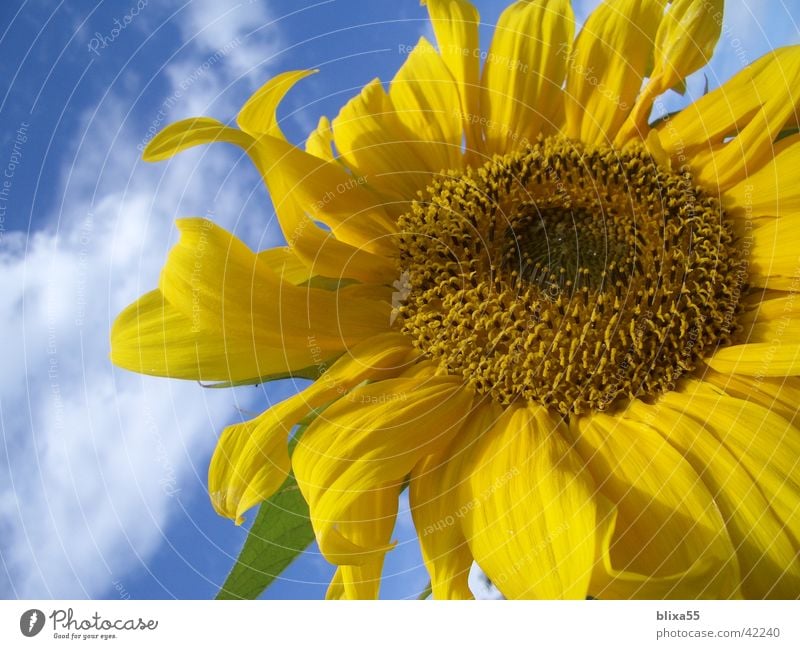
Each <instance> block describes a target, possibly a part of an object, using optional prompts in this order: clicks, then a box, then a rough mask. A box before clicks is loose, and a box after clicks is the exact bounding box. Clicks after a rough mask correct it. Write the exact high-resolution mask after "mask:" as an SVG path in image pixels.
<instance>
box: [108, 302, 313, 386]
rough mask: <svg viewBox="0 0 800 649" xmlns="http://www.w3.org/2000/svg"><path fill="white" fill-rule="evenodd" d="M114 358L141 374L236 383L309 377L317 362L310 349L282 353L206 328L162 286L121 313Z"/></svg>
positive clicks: (247, 338)
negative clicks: (175, 303)
mask: <svg viewBox="0 0 800 649" xmlns="http://www.w3.org/2000/svg"><path fill="white" fill-rule="evenodd" d="M325 358H326V359H327V358H328V356H326V357H325ZM111 362H112V363H114V364H115V365H118V366H119V367H124V368H125V369H128V370H131V371H133V372H139V373H141V374H150V375H154V376H169V377H171V378H174V379H192V380H196V381H226V382H232V383H241V382H257V381H268V380H273V379H276V378H282V377H285V376H289V375H295V376H306V375H307V373H308V371H309V369H310V368H309V367H308V366H310V365H313V363H312V362H309V357H308V354H307V352H306V353H302V352H301V353H292V352H287V353H283V352H282V351H280V350H276V349H275V347H266V346H259V345H255V344H254V341H253V338H252V337H251V336H235V335H232V334H229V335H224V334H223V333H222V332H221V331H219V330H218V329H208V328H204V327H201V326H200V323H199V321H198V320H197V319H194V320H193V318H192V313H191V312H186V313H184V312H182V311H180V310H179V309H177V308H176V307H174V306H173V305H171V304H170V303H169V302H167V301H166V300H165V299H164V296H163V294H162V293H161V291H158V290H156V291H151V292H150V293H147V294H145V295H144V296H142V297H141V298H139V300H137V301H136V302H134V303H133V304H131V305H130V306H128V307H127V308H126V309H125V310H124V311H123V312H122V313H120V314H119V315H118V316H117V319H116V320H115V321H114V325H113V327H112V329H111Z"/></svg>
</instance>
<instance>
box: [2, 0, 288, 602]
mask: <svg viewBox="0 0 800 649" xmlns="http://www.w3.org/2000/svg"><path fill="white" fill-rule="evenodd" d="M259 7H261V5H257V6H256V5H254V6H250V7H248V9H247V11H245V10H244V9H243V6H239V9H238V10H237V11H229V12H228V13H226V14H224V15H222V16H220V17H217V16H215V15H214V14H215V12H216V5H215V4H214V3H211V2H198V1H197V0H195V2H193V3H192V4H191V6H190V8H189V9H188V10H187V16H188V19H187V22H186V29H189V30H193V31H192V34H194V39H193V40H192V41H191V42H192V45H191V46H190V47H189V48H187V49H186V50H185V52H184V53H183V54H182V56H181V57H180V58H177V59H176V60H174V61H172V62H170V63H169V64H168V65H167V66H166V68H165V70H164V76H165V78H166V80H167V85H168V88H167V90H168V96H170V94H169V93H172V94H174V93H175V91H176V90H178V89H180V88H181V84H182V83H184V85H185V81H186V79H189V78H191V77H190V76H189V75H191V73H192V71H193V70H195V69H196V66H197V65H198V63H200V64H202V62H203V61H204V60H205V57H206V56H211V55H213V53H214V52H216V51H218V50H219V49H221V48H223V47H224V46H225V44H226V43H234V44H235V46H234V47H233V48H229V50H228V51H227V52H226V53H225V55H224V56H223V57H221V58H219V59H217V60H215V62H214V65H213V71H212V70H210V69H208V70H204V71H202V73H201V74H199V76H198V77H197V78H196V79H195V80H194V82H193V83H192V84H190V85H191V86H192V87H191V88H190V89H188V88H185V89H184V91H183V93H182V94H181V95H180V97H179V98H178V100H177V101H176V102H174V104H173V105H172V106H170V108H169V110H168V111H167V114H165V116H164V124H163V125H166V123H168V122H169V121H172V120H173V119H176V118H178V117H181V116H184V115H182V114H181V113H183V112H184V111H185V112H186V113H187V114H197V110H199V109H202V108H204V107H205V106H207V105H208V104H209V103H210V102H211V101H212V99H213V98H215V97H223V98H224V99H223V103H224V104H226V105H228V104H229V105H231V106H235V105H238V103H240V102H241V100H242V97H241V96H237V97H230V96H229V95H227V94H226V89H228V88H229V87H230V85H231V83H232V82H233V81H235V80H236V79H238V78H240V76H241V75H243V74H248V73H249V72H250V71H252V70H255V69H260V70H261V71H262V72H263V71H264V67H265V66H264V63H265V61H266V60H268V58H269V56H270V54H269V49H267V50H265V49H264V48H263V47H261V45H259V47H256V46H255V45H253V46H252V47H251V46H250V45H249V44H248V43H250V40H249V39H250V38H251V37H250V36H249V34H250V32H252V31H253V29H255V28H257V27H258V26H259V25H263V24H264V22H265V21H266V20H267V18H268V17H267V16H266V15H265V14H264V11H263V9H259ZM219 13H223V12H222V10H220V12H219ZM185 36H186V37H187V39H189V38H191V37H190V36H189V35H188V34H187V35H185ZM129 101H130V100H129V97H126V94H125V90H124V86H120V89H119V90H118V91H114V92H112V93H111V94H110V95H109V96H107V97H105V98H104V101H103V102H102V104H100V105H99V106H98V107H97V109H95V107H91V108H89V109H87V110H85V111H84V115H83V119H82V128H81V130H80V132H79V133H78V134H77V135H76V139H75V147H76V148H75V156H74V158H73V159H72V161H71V162H70V163H68V164H66V165H65V166H64V168H63V169H62V182H61V184H60V186H58V187H53V188H51V191H54V192H57V195H58V196H60V197H61V200H60V201H59V203H58V204H59V207H58V209H57V210H56V211H54V212H53V213H52V214H51V215H49V216H48V218H47V219H45V221H46V225H45V226H44V227H43V228H41V229H40V230H39V231H36V232H34V233H32V234H31V236H30V237H26V236H24V235H23V234H22V233H5V239H4V241H3V246H2V253H0V275H1V276H2V277H3V278H4V280H5V284H4V290H3V291H2V292H0V330H2V331H3V335H4V341H5V344H4V349H5V350H6V351H5V353H4V363H3V372H2V374H1V375H0V395H2V399H1V400H0V426H2V445H0V467H2V470H0V494H2V496H0V544H2V545H0V548H2V551H1V554H0V558H2V566H3V569H2V570H0V594H1V595H3V596H6V597H11V596H14V597H29V598H30V597H50V596H52V597H63V598H68V597H86V596H89V597H91V596H94V597H96V596H99V595H101V594H102V593H104V592H108V590H109V589H110V588H111V584H112V582H113V580H114V579H116V578H120V577H121V576H123V575H124V574H125V573H126V572H127V571H128V570H130V569H131V568H133V567H134V566H135V565H137V564H138V563H139V562H146V560H147V557H148V556H149V555H151V554H152V553H153V552H154V551H155V549H156V548H157V547H158V546H159V544H160V543H161V542H162V536H163V530H164V529H165V526H166V525H167V524H168V522H169V519H170V516H171V515H173V514H175V513H179V512H180V511H181V498H182V493H183V491H182V490H183V489H184V488H185V487H186V486H187V485H193V486H196V483H197V481H198V480H202V476H204V475H205V472H206V466H205V462H206V460H207V457H208V455H209V453H210V450H211V449H212V448H213V445H214V444H215V442H216V436H217V434H218V432H219V431H220V430H221V428H222V427H223V426H224V425H225V424H226V423H228V422H229V421H230V420H232V419H234V418H236V415H237V413H236V410H235V407H236V405H237V402H236V401H235V399H236V396H237V395H241V394H242V393H238V392H231V391H204V390H202V389H201V388H200V387H199V386H197V385H196V384H193V383H182V382H176V381H168V380H164V379H156V378H149V377H141V376H137V375H133V374H130V373H127V372H123V371H119V370H115V369H113V368H112V367H111V365H110V363H109V361H108V351H109V350H108V342H107V341H108V331H109V328H110V325H111V322H112V321H113V319H114V317H115V315H116V314H117V313H118V312H119V311H120V310H121V309H122V308H123V307H124V306H125V305H126V304H128V303H129V302H131V301H133V300H134V299H136V298H137V297H138V296H139V295H140V294H142V293H144V292H145V291H147V290H150V289H151V288H153V287H154V286H155V285H156V284H157V280H158V274H159V271H160V268H161V266H162V264H163V262H164V259H165V256H166V252H167V249H168V248H169V246H170V245H171V243H172V242H173V241H174V238H175V236H174V232H173V221H174V217H175V216H178V215H184V214H200V215H203V214H206V213H207V212H209V211H210V212H211V213H213V216H214V218H215V219H216V220H217V221H218V222H220V223H222V224H223V225H225V226H226V227H230V228H235V227H236V225H237V223H238V222H239V216H240V213H241V211H242V210H244V209H246V208H247V209H249V208H250V207H251V205H248V198H247V197H248V196H250V197H251V199H252V200H254V201H255V200H256V199H265V198H266V195H265V193H264V192H263V189H262V188H261V187H260V179H259V178H258V176H257V174H255V173H254V172H252V171H245V170H244V169H245V166H244V164H243V163H242V162H241V161H238V157H237V156H236V154H235V153H234V152H233V151H231V150H230V149H229V148H226V147H216V148H214V154H213V155H208V152H207V151H198V152H190V153H187V154H184V155H183V156H181V157H180V158H178V159H176V160H175V161H171V162H170V163H168V164H163V165H159V166H151V165H145V164H144V163H141V162H140V161H138V160H137V158H138V156H139V152H138V151H137V144H139V143H141V141H142V138H143V137H144V135H145V134H144V133H143V132H142V129H141V125H140V123H139V120H136V121H135V122H134V121H129V120H126V116H127V115H128V108H129V106H128V102H129ZM200 112H203V111H202V110H201V111H200ZM141 116H142V115H141V114H140V115H137V116H136V117H141ZM144 118H145V120H147V119H148V115H144ZM163 125H162V126H163ZM65 159H67V157H66V156H65ZM26 162H27V161H26ZM30 164H35V161H34V160H30ZM240 164H241V165H242V166H241V169H240V170H241V173H238V172H237V173H235V174H230V175H229V172H230V170H231V168H232V167H233V166H234V165H240ZM237 170H239V168H238V167H237ZM267 205H268V204H267ZM267 205H262V206H261V209H262V210H263V212H262V213H263V214H264V215H268V214H269V208H268V206H267ZM253 221H257V219H252V218H248V222H249V225H248V229H245V230H244V232H243V235H244V236H245V238H246V239H249V240H250V242H251V243H252V244H254V245H256V244H260V245H261V246H262V247H263V246H264V245H266V244H265V242H272V241H273V240H274V239H275V237H276V236H277V234H276V232H275V228H274V225H272V224H270V222H269V221H268V219H266V218H265V219H263V220H261V221H259V222H257V223H253ZM239 229H240V230H242V228H239ZM242 406H243V407H247V406H248V403H247V401H245V402H243V403H242Z"/></svg>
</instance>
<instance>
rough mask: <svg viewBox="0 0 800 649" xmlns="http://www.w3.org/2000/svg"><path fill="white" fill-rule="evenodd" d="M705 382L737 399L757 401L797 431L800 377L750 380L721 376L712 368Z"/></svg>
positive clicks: (733, 375) (705, 373)
mask: <svg viewBox="0 0 800 649" xmlns="http://www.w3.org/2000/svg"><path fill="white" fill-rule="evenodd" d="M703 381H706V382H708V383H712V384H713V385H715V386H716V387H718V388H720V389H721V390H723V391H724V392H726V393H727V394H729V395H731V396H732V397H736V398H737V399H745V400H746V401H753V402H754V403H757V404H759V405H760V406H762V407H764V408H768V409H770V410H772V411H774V412H775V413H776V414H778V415H780V416H781V417H783V418H784V419H785V420H786V421H788V422H789V423H791V424H792V425H793V426H795V427H796V428H797V427H798V426H797V424H798V423H800V421H798V419H800V410H798V408H797V404H798V403H800V378H798V377H786V376H781V377H777V378H770V377H758V378H756V377H750V376H742V375H736V374H721V373H719V372H716V371H714V370H712V369H707V370H706V371H705V372H703Z"/></svg>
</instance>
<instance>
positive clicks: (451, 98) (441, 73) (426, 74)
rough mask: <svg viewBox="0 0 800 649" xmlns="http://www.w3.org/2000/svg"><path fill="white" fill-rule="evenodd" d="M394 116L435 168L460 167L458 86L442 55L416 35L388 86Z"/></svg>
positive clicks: (460, 133)
mask: <svg viewBox="0 0 800 649" xmlns="http://www.w3.org/2000/svg"><path fill="white" fill-rule="evenodd" d="M389 97H390V99H391V100H392V103H393V104H394V108H395V110H396V111H397V116H398V118H399V119H400V122H402V123H403V124H404V125H405V126H406V128H408V130H409V131H410V132H411V133H414V134H415V135H416V139H417V140H419V142H417V144H416V146H417V148H423V150H424V155H425V158H426V159H427V160H428V163H429V167H430V168H432V169H434V170H435V171H440V170H442V169H456V168H458V167H460V166H461V162H460V160H461V136H462V127H461V114H460V111H459V110H458V108H457V107H458V103H459V95H458V86H457V85H456V83H455V82H454V81H453V77H452V75H451V74H450V71H449V70H448V69H447V66H446V65H445V63H444V61H443V60H442V57H440V56H439V54H438V53H437V52H436V50H435V49H434V47H433V45H431V44H430V43H429V42H428V41H427V40H425V38H420V40H419V43H418V44H417V46H416V47H415V48H414V49H413V50H412V51H411V54H409V56H408V59H406V62H405V63H403V65H402V67H401V68H400V70H398V72H397V74H396V75H395V77H394V79H392V83H391V86H390V87H389Z"/></svg>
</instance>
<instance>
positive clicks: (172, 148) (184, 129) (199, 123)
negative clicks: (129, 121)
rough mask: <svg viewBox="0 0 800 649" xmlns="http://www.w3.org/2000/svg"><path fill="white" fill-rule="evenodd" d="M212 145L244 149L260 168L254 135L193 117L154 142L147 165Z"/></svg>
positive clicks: (146, 157)
mask: <svg viewBox="0 0 800 649" xmlns="http://www.w3.org/2000/svg"><path fill="white" fill-rule="evenodd" d="M212 142H227V143H230V144H235V145H237V146H240V147H241V148H242V149H244V150H245V151H246V152H247V153H248V154H249V155H250V156H251V157H252V158H254V161H255V163H256V166H259V164H260V161H259V160H258V158H257V154H256V152H255V149H256V145H255V140H254V139H253V138H252V137H251V136H250V135H248V134H247V133H244V132H243V131H240V130H238V129H235V128H231V127H230V126H225V124H223V123H222V122H220V121H218V120H216V119H211V118H210V117H192V118H190V119H184V120H181V121H179V122H175V123H174V124H170V125H169V126H167V127H166V128H165V129H164V130H162V131H160V132H159V133H158V134H157V135H156V136H155V137H154V138H153V139H152V140H150V142H149V143H148V144H147V147H145V150H144V153H143V154H142V159H143V160H145V161H146V162H157V161H159V160H167V159H168V158H171V157H172V156H174V155H175V154H176V153H180V152H181V151H185V150H186V149H191V148H192V147H195V146H200V145H201V144H211V143H212Z"/></svg>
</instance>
